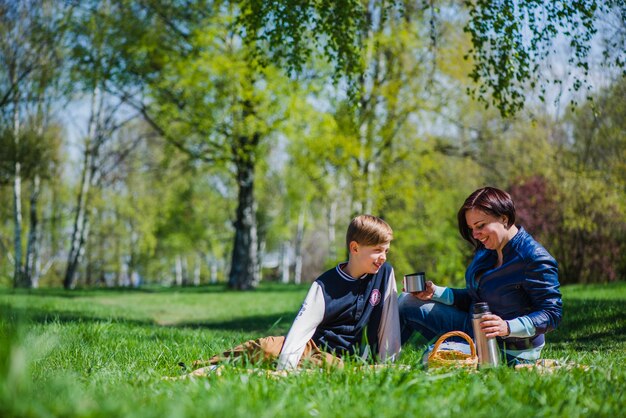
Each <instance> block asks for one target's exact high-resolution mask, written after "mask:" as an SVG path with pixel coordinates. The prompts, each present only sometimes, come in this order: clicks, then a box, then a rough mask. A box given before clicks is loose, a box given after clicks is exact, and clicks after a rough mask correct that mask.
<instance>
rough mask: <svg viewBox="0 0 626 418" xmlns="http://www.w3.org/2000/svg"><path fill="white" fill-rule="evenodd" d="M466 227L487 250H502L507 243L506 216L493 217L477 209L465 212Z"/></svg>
mask: <svg viewBox="0 0 626 418" xmlns="http://www.w3.org/2000/svg"><path fill="white" fill-rule="evenodd" d="M465 220H466V222H467V226H468V227H469V229H470V230H471V231H472V237H474V239H475V240H477V241H479V242H480V243H482V244H483V245H484V246H485V248H487V249H488V250H502V248H504V246H505V245H506V243H507V242H508V241H509V231H508V228H507V222H508V219H507V217H506V216H504V215H502V216H493V215H491V214H489V213H486V212H483V211H481V210H478V209H469V210H468V211H467V212H465Z"/></svg>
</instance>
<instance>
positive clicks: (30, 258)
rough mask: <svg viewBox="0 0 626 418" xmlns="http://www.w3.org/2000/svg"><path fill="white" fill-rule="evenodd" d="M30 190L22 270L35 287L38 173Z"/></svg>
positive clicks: (38, 226)
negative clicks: (28, 228)
mask: <svg viewBox="0 0 626 418" xmlns="http://www.w3.org/2000/svg"><path fill="white" fill-rule="evenodd" d="M32 183H33V184H32V191H31V194H30V230H29V232H28V243H27V245H26V263H25V271H24V279H25V281H26V282H27V283H29V284H30V287H37V286H36V283H35V282H36V280H37V275H38V272H37V265H38V258H39V246H40V239H39V238H40V235H41V234H40V230H41V226H40V225H39V216H38V213H37V207H38V206H39V191H40V188H41V178H40V176H39V174H35V177H34V178H33V182H32Z"/></svg>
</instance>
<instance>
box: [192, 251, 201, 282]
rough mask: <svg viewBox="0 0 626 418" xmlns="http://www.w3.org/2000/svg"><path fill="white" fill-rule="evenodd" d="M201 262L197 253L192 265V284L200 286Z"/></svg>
mask: <svg viewBox="0 0 626 418" xmlns="http://www.w3.org/2000/svg"><path fill="white" fill-rule="evenodd" d="M201 264H202V259H201V258H200V256H199V255H196V261H195V262H194V265H193V285H194V286H200V266H201Z"/></svg>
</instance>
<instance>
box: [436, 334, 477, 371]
mask: <svg viewBox="0 0 626 418" xmlns="http://www.w3.org/2000/svg"><path fill="white" fill-rule="evenodd" d="M450 337H461V338H463V339H464V340H465V341H467V342H468V343H469V346H470V354H466V353H463V352H461V351H458V350H440V349H439V346H441V344H442V343H443V342H444V341H445V340H446V339H448V338H450ZM477 366H478V355H476V346H475V345H474V341H472V339H471V338H470V336H469V335H467V334H466V333H464V332H461V331H450V332H446V333H445V334H443V335H442V336H441V337H439V339H438V340H437V342H436V343H435V346H434V347H433V351H432V352H431V353H430V354H429V355H428V368H429V369H431V368H440V367H461V368H467V369H476V368H477Z"/></svg>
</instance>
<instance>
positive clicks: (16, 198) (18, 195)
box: [12, 69, 27, 287]
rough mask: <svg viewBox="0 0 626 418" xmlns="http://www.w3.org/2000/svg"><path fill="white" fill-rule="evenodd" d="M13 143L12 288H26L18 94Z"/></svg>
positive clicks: (14, 78)
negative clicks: (13, 261)
mask: <svg viewBox="0 0 626 418" xmlns="http://www.w3.org/2000/svg"><path fill="white" fill-rule="evenodd" d="M16 77H17V69H15V71H14V73H13V77H12V78H13V80H12V82H13V83H14V84H16V83H17V78H16ZM13 106H14V107H13V141H14V143H15V159H14V166H13V169H14V172H13V223H14V236H13V245H14V251H15V256H14V260H15V269H14V271H13V286H14V287H26V285H27V284H26V283H25V281H24V269H23V266H22V164H21V162H20V158H21V156H20V99H19V92H16V93H15V98H14V100H13Z"/></svg>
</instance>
